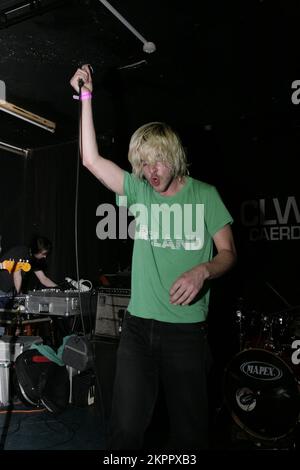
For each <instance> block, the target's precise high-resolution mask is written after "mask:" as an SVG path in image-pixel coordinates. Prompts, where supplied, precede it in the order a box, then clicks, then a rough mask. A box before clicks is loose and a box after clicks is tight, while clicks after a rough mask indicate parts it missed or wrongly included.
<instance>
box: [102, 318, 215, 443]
mask: <svg viewBox="0 0 300 470" xmlns="http://www.w3.org/2000/svg"><path fill="white" fill-rule="evenodd" d="M210 361H211V356H210V351H209V347H208V343H207V335H206V329H205V328H204V326H203V324H202V323H192V324H191V323H184V324H182V323H176V324H174V323H165V322H159V321H156V320H148V319H142V318H138V317H135V316H132V315H130V314H128V313H127V314H126V317H125V320H124V323H123V330H122V335H121V340H120V345H119V348H118V353H117V368H116V377H115V384H114V393H113V401H112V414H111V421H110V439H109V442H108V448H109V449H140V448H142V446H143V438H144V433H145V431H146V429H147V427H148V425H149V423H150V421H151V418H152V414H153V410H154V405H155V402H156V398H157V393H158V384H159V379H161V382H162V384H163V387H164V393H165V400H166V404H167V409H168V414H169V422H170V441H169V446H168V447H169V448H170V449H203V448H207V446H208V397H207V372H208V367H209V364H210Z"/></svg>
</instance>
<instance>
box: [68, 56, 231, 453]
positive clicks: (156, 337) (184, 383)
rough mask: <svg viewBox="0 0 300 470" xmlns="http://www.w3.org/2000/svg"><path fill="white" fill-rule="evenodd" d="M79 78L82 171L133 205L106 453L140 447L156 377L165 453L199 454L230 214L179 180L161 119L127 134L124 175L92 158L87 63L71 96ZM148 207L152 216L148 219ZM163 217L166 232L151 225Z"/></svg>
mask: <svg viewBox="0 0 300 470" xmlns="http://www.w3.org/2000/svg"><path fill="white" fill-rule="evenodd" d="M80 80H82V83H83V85H82V88H81V99H82V115H81V136H80V138H81V148H82V161H83V165H84V166H85V167H86V168H87V169H89V170H90V171H91V172H92V173H93V174H94V175H95V176H96V178H97V179H98V180H99V181H100V182H101V183H102V184H103V185H105V186H106V187H107V188H109V189H110V190H112V191H114V192H115V193H116V195H117V202H118V203H119V204H120V205H123V204H125V199H126V200H127V207H128V208H130V211H131V212H132V211H134V210H136V209H137V212H135V215H136V221H137V224H136V229H135V230H136V232H135V239H134V248H133V260H132V277H131V299H130V303H129V306H128V313H126V315H125V318H124V322H123V328H122V333H121V338H120V344H119V347H118V353H117V366H116V375H115V383H114V392H113V398H112V412H111V419H110V432H109V440H108V443H107V448H108V449H140V448H142V447H143V445H144V435H145V431H146V429H147V427H148V426H149V423H150V421H151V418H152V415H153V411H154V406H155V402H156V399H157V396H158V386H159V383H160V381H161V383H162V385H163V388H164V394H165V401H166V405H167V409H168V415H169V423H170V436H169V442H168V445H167V447H168V448H170V449H181V450H182V449H205V448H207V447H208V429H209V426H208V421H209V418H208V414H209V413H208V391H207V373H208V370H209V367H210V362H211V357H210V350H209V345H208V341H207V328H206V327H207V324H206V319H207V314H208V306H209V291H210V283H211V281H212V280H213V279H215V278H217V277H219V276H221V275H223V274H224V273H226V272H227V271H228V270H229V269H231V268H232V266H233V265H234V263H235V260H236V249H235V243H234V239H233V235H232V230H231V223H232V217H231V215H230V214H229V212H228V210H227V209H226V207H225V205H224V203H223V201H222V199H221V197H220V195H219V193H218V192H217V190H216V188H215V187H214V186H211V185H209V184H207V183H204V182H202V181H199V180H196V179H194V178H192V177H190V176H189V174H188V171H187V162H186V155H185V151H184V148H183V146H182V143H181V141H180V138H179V136H178V135H177V134H176V133H175V132H174V131H173V130H172V128H171V127H170V126H169V125H167V124H165V123H162V122H151V123H148V124H145V125H143V126H141V127H140V128H139V129H137V130H136V131H135V132H134V134H133V135H132V137H131V140H130V144H129V154H128V156H129V161H130V163H131V165H132V168H133V174H130V173H128V172H126V171H124V170H123V169H121V168H120V167H119V166H118V165H116V164H115V163H114V162H112V161H111V160H109V159H106V158H104V157H103V156H102V155H101V154H99V150H98V145H97V141H96V134H95V128H94V122H93V114H92V91H93V83H92V77H91V73H90V69H89V66H88V65H84V66H83V67H82V68H81V69H77V71H76V72H75V74H74V76H73V77H72V79H71V82H70V83H71V85H72V87H73V88H74V89H75V90H76V92H77V93H79V83H80ZM120 196H126V198H124V197H123V198H122V201H121V197H120ZM141 207H143V208H144V211H142V210H141ZM138 208H140V212H139V209H138ZM176 208H177V209H178V211H177V214H176V211H175V209H176ZM158 209H159V210H160V211H161V213H160V215H161V217H160V216H158V217H155V216H154V217H151V215H155V214H154V212H155V210H156V211H157V210H158ZM170 211H171V212H172V211H174V212H172V214H171V212H170ZM202 211H203V212H202ZM166 212H168V214H169V215H170V224H169V226H164V224H163V223H162V222H161V219H162V218H163V214H164V213H166ZM178 212H179V214H178ZM133 213H134V212H133ZM141 213H142V216H141ZM143 214H146V215H143ZM147 214H148V215H149V214H150V216H149V217H148V218H147ZM181 216H183V217H184V220H183V219H181ZM197 222H198V223H197ZM187 227H189V228H190V232H189V231H188V230H186V229H187ZM195 227H196V229H195ZM183 229H184V230H183ZM193 230H194V232H193ZM220 313H222V312H220Z"/></svg>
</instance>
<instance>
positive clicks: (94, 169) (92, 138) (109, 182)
mask: <svg viewBox="0 0 300 470" xmlns="http://www.w3.org/2000/svg"><path fill="white" fill-rule="evenodd" d="M79 79H82V80H83V83H84V84H83V86H82V89H81V92H82V94H85V93H89V92H90V93H92V91H93V82H92V77H91V72H90V69H89V66H88V65H83V66H82V68H80V69H77V70H76V72H75V74H74V75H73V77H72V78H71V80H70V83H71V85H72V87H73V88H74V90H75V91H76V92H77V93H79V84H78V81H79ZM86 96H87V95H86ZM81 103H82V116H81V126H80V127H81V129H80V141H81V149H82V155H81V157H82V163H83V165H84V166H85V167H86V168H87V169H88V170H89V171H90V172H91V173H93V175H95V176H96V178H98V180H99V181H101V183H102V184H104V185H105V186H106V187H107V188H109V189H111V190H112V191H114V192H115V193H117V194H119V195H123V182H124V170H122V169H121V168H120V167H119V166H118V165H116V164H115V163H114V162H112V161H110V160H107V159H106V158H103V157H102V156H101V155H100V154H99V150H98V144H97V139H96V133H95V126H94V119H93V110H92V99H83V100H82V102H81Z"/></svg>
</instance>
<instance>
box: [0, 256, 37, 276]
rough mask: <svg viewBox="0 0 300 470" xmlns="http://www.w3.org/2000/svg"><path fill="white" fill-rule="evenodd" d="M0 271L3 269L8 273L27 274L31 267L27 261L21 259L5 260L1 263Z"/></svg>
mask: <svg viewBox="0 0 300 470" xmlns="http://www.w3.org/2000/svg"><path fill="white" fill-rule="evenodd" d="M0 269H5V270H6V271H8V272H9V273H15V272H16V271H25V272H28V271H30V269H31V265H30V263H28V261H24V260H21V259H20V260H19V261H15V260H13V259H7V260H4V261H1V263H0Z"/></svg>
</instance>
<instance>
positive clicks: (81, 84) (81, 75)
mask: <svg viewBox="0 0 300 470" xmlns="http://www.w3.org/2000/svg"><path fill="white" fill-rule="evenodd" d="M70 84H71V86H72V87H73V88H74V90H75V91H76V92H77V93H80V90H81V91H82V92H83V91H85V92H90V93H92V91H93V81H92V67H91V66H90V65H89V64H85V65H83V66H82V67H81V68H80V69H77V70H76V72H75V74H74V75H73V77H72V78H71V80H70Z"/></svg>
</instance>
